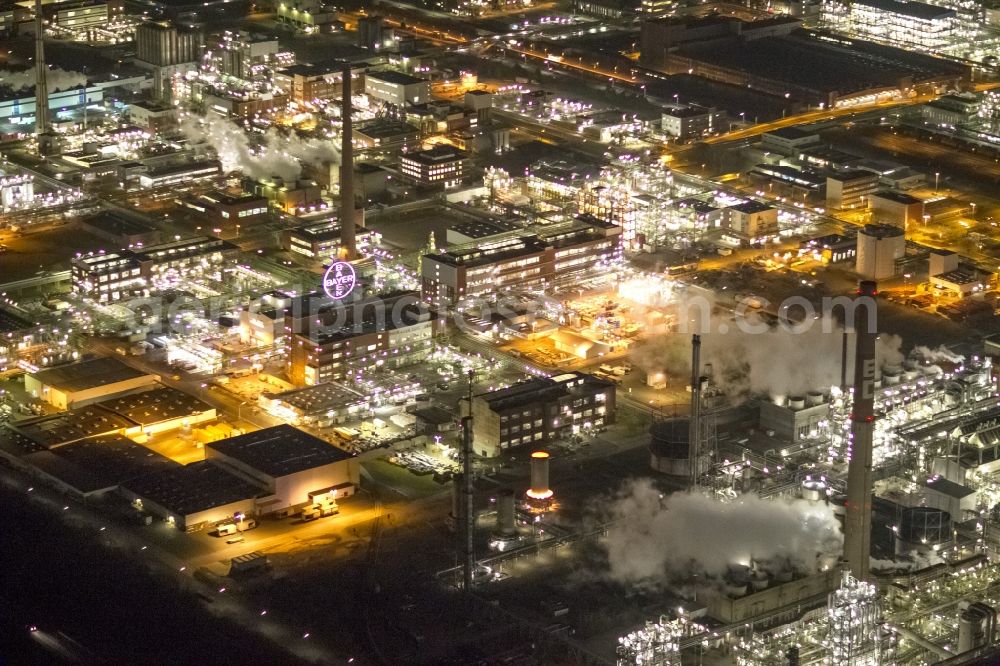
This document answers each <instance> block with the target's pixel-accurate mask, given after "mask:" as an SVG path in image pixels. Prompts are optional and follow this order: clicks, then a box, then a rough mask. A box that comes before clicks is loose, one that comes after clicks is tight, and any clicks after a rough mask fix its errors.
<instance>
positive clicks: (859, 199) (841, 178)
mask: <svg viewBox="0 0 1000 666" xmlns="http://www.w3.org/2000/svg"><path fill="white" fill-rule="evenodd" d="M878 180H879V178H878V174H875V173H872V172H871V171H865V170H862V169H852V170H850V171H837V172H834V173H830V174H828V175H827V177H826V207H827V208H839V209H841V210H846V209H849V208H867V207H868V199H869V198H870V197H871V195H872V194H874V193H875V192H876V191H877V190H878V187H879V185H878Z"/></svg>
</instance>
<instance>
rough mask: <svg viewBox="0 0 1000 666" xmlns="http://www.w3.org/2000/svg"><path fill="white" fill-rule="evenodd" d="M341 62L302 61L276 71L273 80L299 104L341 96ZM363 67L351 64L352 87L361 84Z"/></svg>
mask: <svg viewBox="0 0 1000 666" xmlns="http://www.w3.org/2000/svg"><path fill="white" fill-rule="evenodd" d="M343 68H344V63H343V61H339V60H337V61H330V62H328V63H316V64H312V63H302V64H298V65H292V66H291V67H286V68H284V69H281V70H279V71H277V72H275V75H274V82H275V85H277V86H278V87H279V88H281V89H282V90H283V91H284V92H285V93H287V94H288V96H289V99H290V100H291V101H293V102H297V103H299V104H315V103H317V102H329V101H330V100H334V99H340V97H341V94H342V92H343V90H344V81H343V78H344V75H343ZM364 76H365V70H364V67H354V66H352V68H351V90H354V91H359V90H362V89H363V88H364Z"/></svg>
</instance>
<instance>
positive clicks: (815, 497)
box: [802, 479, 826, 502]
mask: <svg viewBox="0 0 1000 666" xmlns="http://www.w3.org/2000/svg"><path fill="white" fill-rule="evenodd" d="M825 497H826V484H825V483H823V482H822V481H819V480H817V479H806V480H805V481H803V482H802V499H804V500H809V501H810V502H818V501H819V500H821V499H823V498H825Z"/></svg>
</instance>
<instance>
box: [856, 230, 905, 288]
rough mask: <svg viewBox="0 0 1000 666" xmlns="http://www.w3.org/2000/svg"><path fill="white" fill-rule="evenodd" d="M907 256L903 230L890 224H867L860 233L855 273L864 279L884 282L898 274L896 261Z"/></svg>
mask: <svg viewBox="0 0 1000 666" xmlns="http://www.w3.org/2000/svg"><path fill="white" fill-rule="evenodd" d="M905 254H906V239H905V237H904V235H903V230H902V229H900V228H899V227H896V226H892V225H888V224H866V225H865V226H864V227H863V228H862V229H861V231H860V232H858V252H857V257H856V262H855V271H856V272H857V273H858V275H860V276H861V277H862V278H864V279H868V280H884V279H885V278H888V277H892V276H893V275H894V274H895V272H896V260H897V259H902V258H903V256H904V255H905Z"/></svg>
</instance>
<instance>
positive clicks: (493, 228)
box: [448, 220, 517, 238]
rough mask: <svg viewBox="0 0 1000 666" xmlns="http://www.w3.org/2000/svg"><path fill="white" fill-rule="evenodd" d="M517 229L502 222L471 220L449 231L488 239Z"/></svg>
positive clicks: (449, 228) (456, 225)
mask: <svg viewBox="0 0 1000 666" xmlns="http://www.w3.org/2000/svg"><path fill="white" fill-rule="evenodd" d="M515 229H517V227H516V226H514V225H513V224H510V223H509V222H504V221H502V220H469V221H467V222H459V223H458V224H453V225H451V226H450V227H448V231H454V232H456V233H460V234H462V235H463V236H468V237H469V238H488V237H489V236H496V235H497V234H502V233H505V232H508V231H514V230H515Z"/></svg>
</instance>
